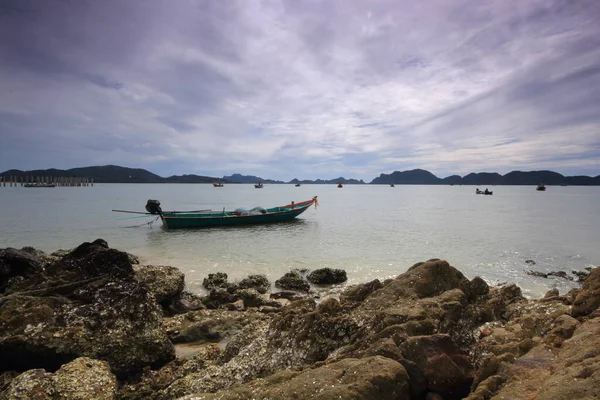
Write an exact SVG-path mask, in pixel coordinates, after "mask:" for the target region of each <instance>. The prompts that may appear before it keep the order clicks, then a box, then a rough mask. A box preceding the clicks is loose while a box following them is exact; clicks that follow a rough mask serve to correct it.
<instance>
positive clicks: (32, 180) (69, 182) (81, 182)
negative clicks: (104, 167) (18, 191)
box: [0, 175, 94, 187]
mask: <svg viewBox="0 0 600 400" xmlns="http://www.w3.org/2000/svg"><path fill="white" fill-rule="evenodd" d="M7 186H8V187H13V186H14V187H18V186H25V187H37V186H39V187H52V186H60V187H88V186H94V178H83V177H75V176H33V175H24V176H0V187H7Z"/></svg>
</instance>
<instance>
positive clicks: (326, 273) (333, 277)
mask: <svg viewBox="0 0 600 400" xmlns="http://www.w3.org/2000/svg"><path fill="white" fill-rule="evenodd" d="M306 279H308V281H309V282H310V283H314V284H316V285H333V284H336V283H343V282H346V281H347V280H348V277H347V276H346V271H344V270H343V269H332V268H321V269H316V270H314V271H313V272H311V273H310V274H308V276H307V277H306Z"/></svg>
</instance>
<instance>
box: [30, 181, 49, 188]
mask: <svg viewBox="0 0 600 400" xmlns="http://www.w3.org/2000/svg"><path fill="white" fill-rule="evenodd" d="M23 187H26V188H50V187H56V185H55V184H54V183H44V182H31V183H26V184H24V185H23Z"/></svg>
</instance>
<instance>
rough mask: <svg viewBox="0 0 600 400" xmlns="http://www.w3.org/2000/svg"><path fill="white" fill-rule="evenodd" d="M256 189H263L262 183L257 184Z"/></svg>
mask: <svg viewBox="0 0 600 400" xmlns="http://www.w3.org/2000/svg"><path fill="white" fill-rule="evenodd" d="M254 188H255V189H262V188H263V184H262V182H258V183H255V184H254Z"/></svg>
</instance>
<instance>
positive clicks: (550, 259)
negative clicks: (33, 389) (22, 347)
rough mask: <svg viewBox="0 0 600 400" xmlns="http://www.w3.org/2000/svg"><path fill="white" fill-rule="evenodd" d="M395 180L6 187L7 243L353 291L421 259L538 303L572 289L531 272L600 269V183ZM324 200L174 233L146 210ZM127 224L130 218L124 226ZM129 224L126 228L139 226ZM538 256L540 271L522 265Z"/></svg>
mask: <svg viewBox="0 0 600 400" xmlns="http://www.w3.org/2000/svg"><path fill="white" fill-rule="evenodd" d="M482 189H483V188H482ZM492 189H493V191H494V195H493V196H481V195H475V187H474V186H417V185H414V186H413V185H410V186H409V185H407V186H404V185H397V186H396V187H394V188H391V187H389V186H387V185H346V186H344V187H343V188H342V189H338V188H337V187H336V186H335V185H302V186H301V187H295V186H294V185H265V187H264V188H263V189H255V188H254V186H253V185H233V184H231V185H225V186H224V187H223V188H213V187H212V185H206V184H187V185H186V184H131V185H128V184H96V185H95V186H94V187H87V188H85V187H81V188H76V187H75V188H72V187H57V188H22V187H16V188H15V187H12V188H10V187H0V221H2V222H1V223H0V248H1V247H18V248H19V247H23V246H34V247H36V248H39V249H42V250H44V251H48V252H51V251H54V250H56V249H59V248H72V247H75V246H77V245H78V244H80V243H81V242H83V241H91V240H94V239H96V238H99V237H101V238H103V239H105V240H107V241H108V242H109V245H110V246H111V247H115V248H118V249H121V250H126V251H129V252H132V253H134V254H137V255H138V256H140V257H141V259H142V262H144V263H153V264H168V265H173V266H175V267H178V268H180V269H181V270H182V271H184V272H185V274H186V281H187V283H188V287H189V288H190V289H191V290H199V288H200V284H201V283H202V279H203V278H204V277H206V276H207V274H208V273H212V272H217V271H223V272H227V274H228V275H229V276H230V278H231V279H233V280H235V279H241V278H243V277H245V276H247V275H248V274H251V273H262V274H266V275H267V276H268V277H269V279H271V280H272V281H274V280H275V279H277V278H279V277H281V276H282V275H283V274H284V273H285V272H287V271H289V270H290V269H292V268H309V269H315V268H321V267H331V268H342V269H345V270H346V271H347V273H348V278H349V282H348V283H350V284H352V283H360V282H366V281H369V280H372V279H375V278H379V279H385V278H388V277H393V276H396V275H398V274H400V273H402V272H404V271H406V269H408V268H409V267H410V266H411V265H412V264H414V263H416V262H418V261H423V260H426V259H429V258H443V259H446V260H448V261H449V262H450V264H452V265H454V266H455V267H457V268H459V269H460V270H461V271H462V272H463V273H464V274H465V275H467V276H468V277H469V278H472V277H474V276H475V275H479V276H481V277H483V278H484V279H485V280H486V281H488V283H492V284H497V283H501V282H507V283H517V284H518V285H519V286H521V287H522V288H523V289H524V291H525V293H526V294H528V295H530V296H533V297H538V296H541V295H543V294H544V292H545V291H546V290H548V289H549V288H552V287H557V288H559V290H561V292H562V291H564V290H567V289H568V288H570V287H573V286H574V283H572V282H569V281H566V280H564V279H560V278H550V279H544V278H539V277H533V276H529V275H527V274H526V273H525V271H526V270H530V269H533V270H536V271H541V272H549V271H553V270H565V271H567V272H568V273H570V271H571V270H583V269H584V268H585V267H588V266H595V265H600V246H599V245H598V243H600V241H599V239H600V233H599V232H598V227H599V226H600V212H599V210H600V207H598V204H599V201H598V199H599V197H600V187H577V186H568V187H548V190H547V191H546V192H537V191H535V187H529V186H496V187H493V188H492V187H490V190H492ZM315 195H318V196H319V207H318V208H317V209H315V208H310V209H309V210H308V211H307V212H305V213H304V214H302V215H301V216H300V217H299V219H297V220H296V221H294V222H291V223H282V224H275V225H262V226H245V227H229V228H212V229H204V230H185V231H165V230H163V229H162V228H160V224H159V221H155V222H154V223H153V224H152V225H150V226H148V225H146V223H148V222H151V221H153V220H154V218H152V217H143V218H130V217H131V216H133V215H130V214H119V213H113V212H111V209H125V210H136V211H144V205H145V204H146V200H147V199H150V198H152V199H159V200H160V201H161V203H162V206H163V209H164V210H182V209H207V208H210V209H213V210H220V209H222V208H223V207H225V208H227V209H233V208H238V207H246V208H251V207H254V206H262V207H265V208H267V207H272V206H277V205H282V204H287V203H289V202H290V201H292V200H294V201H296V202H299V201H302V200H308V199H310V198H312V197H313V196H315ZM122 218H129V219H125V220H123V219H122ZM142 224H143V226H140V227H135V228H131V227H129V226H133V225H142ZM528 259H532V260H534V261H535V262H536V264H535V265H528V264H526V263H525V260H528Z"/></svg>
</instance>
